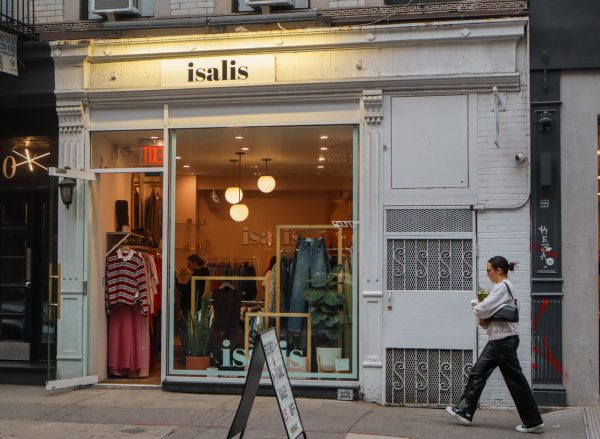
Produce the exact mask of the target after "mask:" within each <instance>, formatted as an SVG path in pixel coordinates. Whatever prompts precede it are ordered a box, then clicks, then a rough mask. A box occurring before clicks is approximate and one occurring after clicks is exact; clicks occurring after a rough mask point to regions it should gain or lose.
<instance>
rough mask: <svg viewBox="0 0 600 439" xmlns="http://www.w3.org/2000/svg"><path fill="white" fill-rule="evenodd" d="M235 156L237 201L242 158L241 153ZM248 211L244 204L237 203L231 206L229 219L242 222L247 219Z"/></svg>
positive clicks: (240, 193) (240, 188) (240, 185)
mask: <svg viewBox="0 0 600 439" xmlns="http://www.w3.org/2000/svg"><path fill="white" fill-rule="evenodd" d="M236 154H237V155H238V156H239V157H240V159H239V172H238V190H239V200H240V201H241V200H242V156H243V155H244V153H243V152H236ZM249 213H250V211H249V210H248V206H246V205H245V204H244V203H240V202H237V203H236V204H234V205H233V206H231V207H230V208H229V215H230V216H231V219H233V220H234V221H237V222H242V221H244V220H245V219H246V218H248V214H249Z"/></svg>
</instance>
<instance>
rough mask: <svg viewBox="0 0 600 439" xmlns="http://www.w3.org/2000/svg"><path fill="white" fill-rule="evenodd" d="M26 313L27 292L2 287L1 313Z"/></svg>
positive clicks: (0, 295) (0, 292) (0, 297)
mask: <svg viewBox="0 0 600 439" xmlns="http://www.w3.org/2000/svg"><path fill="white" fill-rule="evenodd" d="M20 312H25V290H24V289H22V288H11V287H2V290H0V313H20Z"/></svg>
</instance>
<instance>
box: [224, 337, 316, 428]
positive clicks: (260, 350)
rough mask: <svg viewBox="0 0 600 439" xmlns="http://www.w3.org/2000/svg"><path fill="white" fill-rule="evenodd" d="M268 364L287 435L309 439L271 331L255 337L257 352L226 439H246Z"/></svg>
mask: <svg viewBox="0 0 600 439" xmlns="http://www.w3.org/2000/svg"><path fill="white" fill-rule="evenodd" d="M265 363H266V364H267V369H268V371H269V376H270V377H271V383H272V384H273V388H274V389H275V395H276V397H277V404H278V406H279V413H280V414H281V419H282V420H283V424H284V425H285V431H286V433H287V437H288V438H289V439H296V438H298V437H300V436H304V438H306V433H305V432H304V427H303V426H302V420H301V419H300V412H299V411H298V406H297V405H296V399H295V398H294V394H293V393H292V386H291V384H290V378H289V376H288V373H287V368H286V367H285V361H284V359H283V355H281V350H280V349H279V341H278V340H277V334H276V333H275V329H274V328H271V329H268V330H267V331H264V332H262V333H261V334H259V335H258V336H257V337H256V341H255V343H254V351H253V352H252V358H251V360H250V366H249V367H248V374H247V376H246V382H245V384H244V392H243V393H242V399H241V400H240V405H239V406H238V409H237V412H236V414H235V418H233V422H232V423H231V427H230V428H229V433H228V434H227V439H231V438H233V437H235V436H236V435H238V434H240V439H242V438H243V437H244V431H245V430H246V425H247V424H248V418H249V417H250V412H251V411H252V405H253V404H254V398H256V392H257V391H258V386H259V384H260V378H261V375H262V371H263V368H264V366H265Z"/></svg>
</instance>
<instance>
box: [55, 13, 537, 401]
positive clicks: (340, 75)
mask: <svg viewBox="0 0 600 439" xmlns="http://www.w3.org/2000/svg"><path fill="white" fill-rule="evenodd" d="M526 24H527V21H526V20H523V19H505V20H488V21H481V22H479V21H469V22H466V21H457V22H445V23H434V24H428V25H427V26H425V25H420V24H404V25H387V26H363V27H347V28H338V29H323V28H315V29H303V30H294V31H276V32H273V31H269V32H246V33H243V34H240V33H237V34H214V35H201V36H198V35H193V36H192V35H190V36H176V37H168V38H165V37H163V38H156V39H152V38H146V39H142V38H140V39H128V40H78V41H56V42H53V43H52V50H53V56H54V61H55V65H56V76H57V79H56V84H57V86H56V94H57V112H58V114H59V117H60V128H61V130H60V133H61V137H60V166H61V167H65V166H69V167H70V168H71V169H72V170H78V171H83V172H82V173H81V175H80V176H81V177H83V178H84V179H81V180H79V181H78V183H77V186H76V188H75V195H74V201H73V204H72V205H71V207H70V209H68V210H66V209H62V210H61V211H60V213H59V249H58V254H59V261H60V262H61V264H62V279H61V287H62V296H61V297H62V300H61V308H62V313H61V314H62V316H61V319H60V320H59V321H58V352H57V368H58V374H57V375H58V376H57V378H58V379H59V380H60V379H68V378H81V377H89V376H94V375H97V376H98V379H99V380H100V381H103V380H104V379H106V378H109V379H110V376H111V375H112V376H113V378H114V377H115V376H116V377H119V376H120V377H121V378H130V379H132V377H131V374H128V373H126V372H123V371H119V370H118V367H116V366H115V367H113V365H114V364H116V363H114V361H113V360H114V359H115V353H114V352H112V351H111V345H112V346H113V347H114V339H115V332H114V331H116V329H115V326H114V322H115V321H116V320H113V321H112V323H111V319H116V317H115V313H114V311H115V310H116V308H112V309H111V313H110V317H109V319H108V320H107V318H106V313H105V287H104V285H105V283H109V284H110V282H111V280H110V278H111V276H110V275H107V274H105V266H107V263H108V262H109V258H110V256H111V251H112V250H114V249H115V246H116V247H119V245H120V244H122V245H123V246H127V247H128V248H126V249H121V248H117V249H116V250H117V251H118V252H120V253H119V255H120V256H118V258H121V257H123V255H124V253H123V252H129V251H131V250H136V251H137V252H139V253H148V254H150V255H151V256H152V257H153V258H154V261H155V262H154V263H155V265H156V267H157V268H158V271H160V276H157V278H160V279H159V281H158V282H156V283H155V287H157V288H158V290H160V296H159V295H158V294H154V295H153V296H152V295H151V296H149V297H150V300H151V301H152V300H158V297H160V299H159V301H158V302H157V301H155V302H154V303H153V304H150V305H148V306H149V307H151V308H153V309H154V310H155V311H156V309H157V308H159V307H160V308H161V312H160V313H156V312H154V313H152V312H151V311H149V313H150V314H153V315H154V316H160V317H159V318H158V319H156V318H155V319H154V320H152V321H150V320H151V319H150V318H148V320H147V321H146V323H141V325H148V326H150V327H151V328H153V329H152V330H153V331H154V332H153V333H152V334H154V335H151V337H152V338H153V339H154V342H150V344H149V346H151V351H152V352H151V356H152V355H154V357H155V358H156V361H155V363H154V368H155V370H159V371H160V375H159V379H158V383H161V384H162V385H163V386H164V387H166V388H169V387H170V388H172V389H174V390H178V389H182V388H183V387H185V388H188V389H189V388H193V387H194V386H196V388H197V389H198V390H199V391H209V390H212V391H226V390H224V389H226V388H228V387H230V386H239V385H240V384H241V383H242V382H243V377H244V375H245V367H246V366H247V364H246V361H247V358H248V354H249V351H250V349H251V337H249V335H250V334H251V331H252V329H253V328H254V329H255V330H259V329H260V328H263V327H265V326H270V325H273V326H276V327H277V329H278V330H279V334H280V338H281V340H282V349H284V350H285V351H286V356H287V358H288V369H289V370H290V372H291V373H292V379H293V380H294V382H295V384H296V385H297V386H299V387H302V388H304V389H309V388H310V389H320V390H321V391H323V392H325V391H332V392H335V391H337V390H338V389H340V388H342V389H352V390H353V391H354V396H355V397H358V396H362V397H364V398H365V399H367V400H372V401H377V402H380V403H387V404H412V403H415V404H427V405H441V404H446V403H449V402H451V401H452V400H453V399H455V398H456V396H457V393H458V392H460V390H461V388H462V385H463V383H464V381H465V377H466V373H467V372H468V369H469V367H470V365H471V364H472V363H473V361H474V359H475V358H476V352H477V349H478V347H481V346H482V344H481V341H482V340H483V339H481V340H479V339H478V334H477V333H476V329H475V326H474V323H473V318H472V316H471V315H470V311H469V309H468V306H467V304H468V301H469V300H470V299H471V298H472V297H474V296H473V295H474V293H475V291H476V289H477V287H478V286H481V287H484V288H489V285H488V283H487V279H486V278H485V261H486V260H487V259H488V258H489V257H491V256H493V255H494V254H497V253H499V254H504V255H505V256H507V257H509V258H510V259H516V260H518V261H519V262H520V263H521V265H520V270H519V273H518V274H517V275H516V276H515V277H514V282H515V284H516V285H517V286H518V288H519V299H520V301H521V304H522V306H523V307H524V310H527V309H528V307H529V303H530V299H529V296H530V288H529V267H530V265H529V234H528V230H529V205H528V196H529V187H528V183H527V182H528V178H529V165H528V163H520V162H517V161H516V160H515V156H516V154H518V153H522V154H524V155H528V133H529V128H528V91H527V90H528V86H527V84H528V82H527V80H528V74H527V71H528V63H527V43H526V39H525V34H526ZM238 153H239V154H238ZM240 160H241V162H240ZM263 166H267V167H266V168H264V169H265V172H263V171H262V170H263ZM268 169H271V172H269V171H268ZM262 176H272V177H274V179H275V181H276V186H275V189H274V190H273V191H272V192H271V191H268V190H263V189H264V188H261V185H260V183H259V186H258V188H259V190H257V189H256V180H257V179H258V178H260V177H262ZM86 179H87V180H86ZM236 182H237V184H236ZM228 188H236V189H238V198H240V195H241V194H240V192H242V191H244V198H242V199H241V200H239V199H236V200H234V204H235V205H231V204H226V203H225V201H224V200H223V198H227V194H226V189H228ZM149 197H151V200H150V201H151V202H152V203H151V204H146V202H147V201H148V200H149V199H150V198H149ZM234 198H235V197H234ZM141 200H143V202H141ZM227 200H229V198H227ZM228 202H229V201H228ZM118 204H119V205H120V206H121V208H119V207H117V205H118ZM242 204H243V206H242ZM123 206H126V207H123ZM136 206H139V208H138V207H136ZM115 209H116V210H115ZM119 209H121V211H120V213H119V212H117V210H119ZM234 211H236V213H234ZM148 212H152V213H151V214H150V213H148ZM240 212H241V214H240ZM238 214H240V215H241V216H238ZM151 216H156V218H157V220H156V221H152V219H151V218H150V217H151ZM125 217H127V218H126V219H124V218H125ZM236 217H237V220H236V219H235V218H236ZM142 224H143V227H140V225H142ZM139 229H143V230H140V231H139V232H135V230H139ZM130 232H134V233H136V234H138V235H142V236H144V237H145V238H146V240H145V241H143V242H141V241H140V242H133V240H131V239H130V238H131V236H127V235H128V234H129V233H130ZM149 232H150V233H149ZM107 233H108V234H110V236H108V235H107ZM115 233H121V235H120V236H123V237H124V238H125V239H129V241H127V242H119V241H120V240H118V239H117V240H112V239H113V238H115V235H114V234H115ZM149 234H150V235H151V236H150V237H151V238H152V239H148V238H149V236H148V235H149ZM109 238H110V239H109ZM304 250H306V256H303V255H304V253H302V252H303V251H304ZM127 254H128V253H127ZM158 254H160V256H159V258H160V263H159V262H157V258H156V255H158ZM309 254H310V256H308V255H309ZM192 255H198V256H199V257H200V258H201V259H203V263H201V264H198V265H196V264H195V263H194V258H192V259H190V258H189V257H190V256H192ZM189 261H192V262H191V265H190V264H188V262H189ZM272 261H273V262H274V263H275V264H276V265H275V268H272ZM286 261H287V262H286ZM323 261H325V262H323ZM186 264H187V265H188V268H187V269H188V270H189V271H188V272H186ZM286 264H289V267H290V268H289V270H290V274H289V278H288V277H287V276H288V275H287V274H286V273H287V272H286V271H285V269H284V267H285V266H286ZM244 267H245V268H244ZM248 267H251V269H250V271H243V274H242V271H240V270H245V269H246V268H248ZM291 267H293V268H291ZM301 267H304V268H302V270H304V274H303V275H301V274H299V273H300V272H301ZM268 268H272V269H271V270H268ZM107 270H109V271H110V268H108V269H107ZM182 271H183V274H182ZM269 272H270V273H271V274H274V278H275V281H274V284H275V287H273V289H270V285H271V282H272V281H271V280H270V279H273V277H271V278H268V276H269V275H268V273H269ZM107 273H108V272H107ZM300 276H304V277H303V278H302V279H301V278H300ZM320 276H322V277H320ZM240 277H241V279H240ZM104 278H106V279H107V280H105V279H104ZM244 278H245V279H244ZM317 278H318V279H317ZM299 279H301V280H299ZM329 280H331V286H330V287H328V286H327V284H328V282H329ZM248 281H249V282H250V283H249V284H248V283H247V282H248ZM188 282H189V283H188ZM228 282H230V285H229V286H228V285H226V284H227V283H228ZM286 282H287V283H286ZM306 282H308V283H310V284H311V287H312V290H310V289H309V290H307V289H306V286H302V285H307V284H306ZM147 285H149V284H147ZM185 285H189V293H188V292H186V291H187V290H186V287H185ZM158 290H157V291H156V292H158ZM325 290H326V291H327V295H329V299H328V301H327V303H325V302H319V300H321V295H320V294H321V293H323V291H325ZM200 291H202V292H206V293H208V295H205V294H200ZM223 291H226V292H227V295H226V296H225V293H223ZM236 291H239V292H240V295H239V296H238V295H237V293H236ZM311 291H312V292H311ZM205 297H207V298H208V297H211V302H208V301H207V302H206V303H204V298H205ZM323 297H324V296H323ZM323 300H325V299H323ZM140 302H141V300H140ZM223 303H226V305H223ZM232 303H233V305H232ZM112 305H115V304H110V303H109V309H110V308H111V306H112ZM338 305H339V308H337V309H336V306H338ZM204 306H206V307H207V308H208V307H212V308H213V309H214V316H213V320H212V333H211V338H210V340H208V341H207V342H208V345H209V346H208V349H203V348H199V351H204V353H205V354H206V351H207V350H208V353H210V360H209V361H210V362H209V363H208V364H205V365H201V366H198V365H195V366H190V365H189V364H186V361H187V359H186V358H185V357H189V356H192V355H191V351H195V350H196V349H195V347H193V345H194V341H193V339H194V337H193V335H194V334H198V333H199V332H197V331H202V328H201V327H202V315H201V314H198V311H201V310H202V309H203V307H204ZM223 307H224V308H223ZM241 309H243V311H244V312H243V313H242V314H241V315H240V310H241ZM223 310H225V311H223ZM147 314H148V313H147ZM528 314H529V313H528V312H527V311H525V312H523V315H524V316H525V317H524V318H523V320H522V322H521V325H522V330H523V333H524V334H527V333H529V330H530V323H529V317H528ZM224 316H228V317H224ZM191 317H195V319H191ZM193 320H196V321H195V322H194V321H193ZM257 322H259V323H257ZM424 322H435V324H433V325H432V324H428V323H424ZM195 324H198V328H196V327H195V326H194V325H195ZM157 328H159V329H157ZM215 328H218V331H217V330H216V329H215ZM448 328H452V329H453V330H452V331H449V330H448ZM117 332H118V331H117ZM217 332H218V333H219V335H215V334H216V333H217ZM145 333H146V334H147V330H145ZM107 334H108V335H107ZM157 336H158V337H157ZM117 338H118V337H117ZM523 339H524V341H523V343H522V346H523V348H522V350H521V351H520V356H521V359H522V361H523V365H524V369H525V370H526V371H527V374H529V373H530V368H529V366H528V364H529V361H530V352H529V346H530V345H529V343H528V342H527V341H528V340H527V337H526V336H524V337H523ZM200 341H201V340H200ZM324 347H335V348H337V349H338V351H337V353H336V354H334V357H333V359H332V360H331V361H328V360H327V359H326V355H325V353H324V352H325V351H324V350H322V348H324ZM204 348H206V346H205V347H204ZM159 352H160V355H158V353H159ZM199 356H202V355H199ZM204 356H207V355H204ZM143 361H147V360H143ZM117 363H118V362H117ZM156 368H157V369H156ZM134 375H135V378H137V379H141V378H149V377H150V375H151V373H150V374H148V373H143V374H142V375H143V376H142V375H140V374H139V373H134ZM82 379H83V378H82ZM499 379H500V380H501V378H499ZM495 387H502V385H501V384H500V383H499V381H498V380H495V381H494V380H493V379H492V381H491V382H490V390H491V389H494V388H495ZM215 389H216V390H215ZM219 389H220V390H219ZM323 389H325V390H323ZM503 392H504V393H503ZM498 395H501V398H500V399H498ZM486 401H487V402H488V403H489V404H493V405H500V406H501V405H510V397H509V395H508V393H507V391H506V389H505V388H504V391H502V390H498V389H494V399H493V400H492V399H489V398H488V399H487V400H486Z"/></svg>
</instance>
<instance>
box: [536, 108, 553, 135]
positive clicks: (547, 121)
mask: <svg viewBox="0 0 600 439" xmlns="http://www.w3.org/2000/svg"><path fill="white" fill-rule="evenodd" d="M538 116H539V117H538V127H539V129H540V131H544V132H550V131H552V113H551V112H550V111H543V112H541V113H539V114H538Z"/></svg>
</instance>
